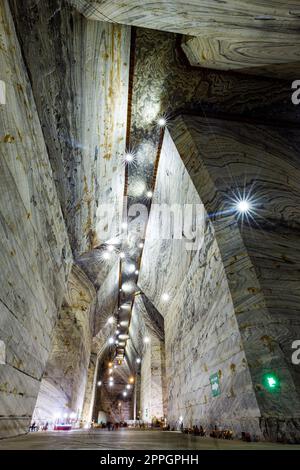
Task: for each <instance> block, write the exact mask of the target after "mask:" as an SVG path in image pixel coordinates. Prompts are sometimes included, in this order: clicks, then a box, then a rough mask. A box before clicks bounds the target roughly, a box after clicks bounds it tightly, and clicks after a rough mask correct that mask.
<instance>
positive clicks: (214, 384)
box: [209, 374, 221, 397]
mask: <svg viewBox="0 0 300 470" xmlns="http://www.w3.org/2000/svg"><path fill="white" fill-rule="evenodd" d="M209 381H210V386H211V394H212V396H213V397H217V396H218V395H220V394H221V388H220V381H219V374H213V375H211V376H210V377H209Z"/></svg>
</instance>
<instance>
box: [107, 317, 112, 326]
mask: <svg viewBox="0 0 300 470" xmlns="http://www.w3.org/2000/svg"><path fill="white" fill-rule="evenodd" d="M113 322H114V317H109V319H108V320H107V323H109V324H110V325H112V324H113Z"/></svg>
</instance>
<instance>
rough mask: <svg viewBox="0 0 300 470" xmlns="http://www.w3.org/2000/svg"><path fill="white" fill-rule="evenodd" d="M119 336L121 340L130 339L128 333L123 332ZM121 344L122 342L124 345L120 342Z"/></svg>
mask: <svg viewBox="0 0 300 470" xmlns="http://www.w3.org/2000/svg"><path fill="white" fill-rule="evenodd" d="M119 338H120V339H121V340H126V339H128V338H129V336H128V335H126V334H122V335H119ZM119 344H120V346H122V345H123V343H119Z"/></svg>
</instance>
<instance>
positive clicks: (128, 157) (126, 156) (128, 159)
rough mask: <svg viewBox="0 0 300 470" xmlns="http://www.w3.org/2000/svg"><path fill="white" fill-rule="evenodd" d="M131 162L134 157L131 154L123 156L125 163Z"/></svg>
mask: <svg viewBox="0 0 300 470" xmlns="http://www.w3.org/2000/svg"><path fill="white" fill-rule="evenodd" d="M133 160H134V155H133V154H132V153H130V152H128V153H126V154H125V161H126V162H127V163H131V162H133Z"/></svg>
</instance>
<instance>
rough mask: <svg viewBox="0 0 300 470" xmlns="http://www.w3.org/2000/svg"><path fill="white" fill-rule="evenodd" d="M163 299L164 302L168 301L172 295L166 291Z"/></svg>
mask: <svg viewBox="0 0 300 470" xmlns="http://www.w3.org/2000/svg"><path fill="white" fill-rule="evenodd" d="M161 299H162V301H163V302H168V301H169V300H170V296H169V294H167V293H166V292H165V293H164V294H163V295H162V296H161Z"/></svg>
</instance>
